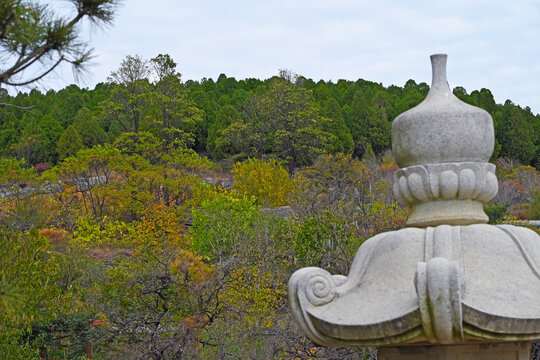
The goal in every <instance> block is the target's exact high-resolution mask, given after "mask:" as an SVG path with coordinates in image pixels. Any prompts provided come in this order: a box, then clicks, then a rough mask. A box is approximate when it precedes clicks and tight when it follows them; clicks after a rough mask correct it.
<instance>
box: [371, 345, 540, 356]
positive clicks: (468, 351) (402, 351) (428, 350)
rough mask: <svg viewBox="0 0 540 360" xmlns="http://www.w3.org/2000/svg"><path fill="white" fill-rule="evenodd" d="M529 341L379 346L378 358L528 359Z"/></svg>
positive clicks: (529, 351)
mask: <svg viewBox="0 0 540 360" xmlns="http://www.w3.org/2000/svg"><path fill="white" fill-rule="evenodd" d="M530 356H531V344H530V343H529V342H513V343H494V344H476V345H442V346H401V347H381V348H379V350H378V352H377V359H378V360H529V359H530Z"/></svg>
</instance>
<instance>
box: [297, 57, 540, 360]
mask: <svg viewBox="0 0 540 360" xmlns="http://www.w3.org/2000/svg"><path fill="white" fill-rule="evenodd" d="M431 61H432V65H433V83H432V86H431V89H430V91H429V93H428V95H427V97H426V99H425V100H424V101H423V102H422V103H421V104H420V105H418V106H417V107H415V108H413V109H411V110H409V111H407V112H405V113H403V114H401V115H400V116H398V117H397V118H396V120H395V121H394V124H393V126H392V142H393V150H394V156H395V158H396V161H397V162H398V164H399V165H400V166H401V167H402V169H400V170H398V171H397V172H396V174H395V183H394V192H395V195H396V197H397V198H398V199H400V200H401V201H403V202H405V203H407V204H409V205H410V206H411V207H412V208H411V215H410V217H409V219H408V222H407V225H408V227H407V228H404V229H402V230H398V231H392V232H387V233H382V234H379V235H376V236H374V237H372V238H370V239H368V240H366V241H365V242H364V243H363V244H362V246H361V247H360V248H359V250H358V252H357V254H356V257H355V258H354V260H353V263H352V265H351V270H350V272H349V274H348V276H346V277H345V276H342V275H331V274H329V273H328V272H327V271H325V270H323V269H319V268H315V267H310V268H304V269H300V270H298V271H296V272H295V273H294V274H293V275H292V276H291V278H290V280H289V300H290V305H291V309H292V313H293V315H294V317H295V319H296V320H297V322H298V323H299V324H300V327H301V328H302V330H303V331H304V332H305V333H306V334H307V336H308V337H309V338H310V339H311V340H313V341H314V342H315V343H317V344H320V345H326V346H349V345H386V346H389V345H392V346H398V345H426V344H469V343H479V342H499V341H504V342H507V341H523V340H529V339H538V338H540V237H539V236H538V235H537V234H536V233H535V232H534V231H531V230H529V229H526V228H521V227H517V226H511V225H496V226H495V225H487V224H485V223H486V222H487V220H488V218H487V216H486V215H485V213H484V211H483V207H482V205H483V203H485V202H487V201H489V200H490V199H491V198H492V197H493V196H495V194H496V193H497V187H498V185H497V179H496V177H495V166H494V165H493V164H489V163H488V162H487V161H488V160H489V157H490V156H491V153H492V151H493V142H494V132H493V122H492V119H491V117H490V115H489V114H488V113H487V112H485V111H484V110H481V109H478V108H475V107H472V106H470V105H467V104H465V103H463V102H461V101H460V100H459V99H457V98H456V97H455V96H454V95H453V94H452V92H451V91H450V88H449V86H448V83H447V82H446V68H445V67H446V55H433V56H432V57H431ZM456 349H457V348H456ZM467 349H468V348H467ZM441 351H442V350H441ZM445 351H446V350H445ZM467 351H469V350H467ZM385 356H386V355H385Z"/></svg>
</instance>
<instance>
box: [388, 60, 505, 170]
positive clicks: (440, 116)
mask: <svg viewBox="0 0 540 360" xmlns="http://www.w3.org/2000/svg"><path fill="white" fill-rule="evenodd" d="M431 62H432V66H433V79H432V84H431V89H430V91H429V93H428V95H427V97H426V99H425V100H424V101H423V102H422V103H420V104H419V105H418V106H416V107H414V108H412V109H410V110H409V111H406V112H404V113H403V114H401V115H399V116H398V117H397V118H396V119H395V120H394V122H393V123H392V151H393V154H394V157H395V159H396V162H397V164H398V165H399V166H400V167H407V166H412V165H418V164H433V163H447V162H469V161H475V162H487V161H488V160H489V158H490V156H491V153H492V152H493V146H494V142H495V136H494V134H495V132H494V128H493V120H492V119H491V116H490V115H489V114H488V113H487V112H486V111H485V110H482V109H480V108H477V107H474V106H471V105H469V104H466V103H464V102H463V101H461V100H459V99H458V98H457V97H456V96H455V95H454V94H453V93H452V91H451V90H450V87H449V86H448V82H447V81H446V55H441V54H438V55H432V56H431Z"/></svg>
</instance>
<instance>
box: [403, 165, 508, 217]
mask: <svg viewBox="0 0 540 360" xmlns="http://www.w3.org/2000/svg"><path fill="white" fill-rule="evenodd" d="M497 188H498V183H497V177H496V176H495V165H493V164H490V163H480V162H461V163H443V164H425V165H415V166H409V167H406V168H404V169H400V170H398V171H396V172H395V174H394V194H395V196H396V198H397V199H398V200H400V201H402V202H404V203H407V204H409V205H410V206H411V214H410V215H409V219H408V221H407V225H409V226H421V227H423V226H434V225H440V224H450V225H467V224H475V223H487V222H488V217H487V215H486V214H485V212H484V208H483V204H484V203H486V202H488V201H489V200H491V199H492V198H493V197H494V196H495V195H496V194H497Z"/></svg>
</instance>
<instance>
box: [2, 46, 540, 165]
mask: <svg viewBox="0 0 540 360" xmlns="http://www.w3.org/2000/svg"><path fill="white" fill-rule="evenodd" d="M111 70H114V69H111ZM109 80H110V81H109V82H107V83H101V84H98V85H97V86H96V87H95V89H93V90H88V89H80V88H79V87H77V86H76V85H71V86H68V87H66V88H65V89H62V90H60V91H58V92H55V91H52V90H51V91H48V92H47V93H45V94H43V93H41V92H40V91H38V90H32V91H30V92H29V93H19V94H18V95H17V96H14V97H11V96H9V95H8V94H7V93H4V94H3V95H2V103H4V104H7V106H6V105H5V106H4V108H3V109H2V112H1V113H0V116H1V121H0V152H1V154H2V156H15V157H17V158H19V159H22V158H24V159H25V160H26V162H27V164H29V165H37V164H39V163H45V162H47V163H49V164H51V165H55V164H57V163H58V162H59V161H61V160H63V159H64V158H66V157H68V156H69V155H73V154H75V152H76V151H77V150H79V149H82V148H91V147H93V146H95V145H103V144H113V143H115V142H117V143H121V142H125V141H126V140H127V139H131V140H134V139H135V138H137V139H138V140H137V141H139V142H141V143H144V142H159V143H160V144H161V146H162V148H163V149H166V148H170V147H176V148H178V147H185V148H191V149H194V150H195V151H197V152H198V153H200V154H205V155H208V156H209V157H210V158H211V159H212V160H221V159H224V158H231V159H234V160H235V161H236V160H241V159H245V158H248V157H272V158H276V159H279V160H280V161H283V162H284V163H285V164H287V166H288V168H289V170H291V171H292V170H294V169H295V168H297V167H299V166H304V165H309V164H311V163H312V162H313V160H314V159H315V158H316V157H317V156H318V155H320V154H322V153H336V152H343V153H347V154H352V155H353V156H354V157H357V158H362V156H364V154H365V153H366V152H371V150H373V152H374V153H375V154H381V153H383V152H384V151H385V150H386V149H389V148H390V125H391V122H392V120H393V119H394V118H395V117H396V116H397V115H399V114H400V113H402V112H404V111H406V110H408V109H410V108H411V107H413V106H415V105H417V104H418V103H420V101H422V99H423V98H424V97H425V95H426V94H427V92H428V91H429V86H428V85H427V84H425V83H420V84H417V83H416V82H415V81H414V80H409V81H407V83H406V84H405V85H404V86H403V87H399V86H394V85H392V86H389V87H384V86H382V85H381V84H378V83H374V82H370V81H366V80H362V79H359V80H357V81H347V80H339V81H338V82H337V83H334V82H331V81H328V82H325V81H322V80H321V81H318V82H315V81H313V80H312V79H306V78H303V77H302V76H296V75H294V74H291V73H290V72H287V71H281V72H280V74H279V76H275V77H273V78H270V79H267V80H257V79H245V80H236V79H234V78H228V77H227V76H226V75H224V74H222V75H220V76H219V78H218V79H217V80H215V81H214V80H212V79H202V80H201V81H200V82H198V81H192V80H189V81H187V82H186V83H183V82H182V80H181V77H180V74H179V73H177V72H176V64H175V63H174V61H173V59H171V58H170V56H168V55H158V56H157V57H155V58H153V59H151V60H150V61H146V60H144V59H141V58H140V57H138V56H128V57H126V58H125V59H124V60H123V62H122V63H121V65H120V66H119V68H118V69H116V70H114V71H112V72H111V76H110V78H109ZM454 93H455V94H456V95H457V96H458V97H459V98H460V99H462V100H463V101H466V102H468V103H470V104H473V105H475V106H479V107H481V108H483V109H485V110H487V111H488V112H489V113H490V114H491V115H492V117H493V119H494V122H495V129H496V139H497V142H496V149H495V153H494V155H493V159H497V158H498V157H503V158H507V159H514V160H518V161H519V162H520V163H521V164H522V165H532V166H535V167H538V166H539V163H538V161H539V160H538V158H539V155H540V152H539V151H540V150H539V149H540V115H538V114H536V115H534V114H533V113H532V112H531V110H530V109H529V108H528V107H525V108H522V107H520V106H517V105H514V104H513V103H512V102H511V101H506V102H505V103H504V104H496V103H495V101H494V99H493V95H492V94H491V92H490V91H489V90H488V89H481V90H475V91H472V92H471V94H468V93H467V91H466V90H465V89H463V88H462V87H456V88H455V89H454ZM134 134H137V135H134Z"/></svg>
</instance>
